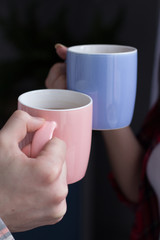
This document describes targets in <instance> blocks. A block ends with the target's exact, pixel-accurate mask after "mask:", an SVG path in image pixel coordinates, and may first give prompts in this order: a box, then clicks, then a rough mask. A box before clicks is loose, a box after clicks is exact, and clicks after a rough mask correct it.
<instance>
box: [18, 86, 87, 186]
mask: <svg viewBox="0 0 160 240" xmlns="http://www.w3.org/2000/svg"><path fill="white" fill-rule="evenodd" d="M18 109H20V110H23V111H26V112H27V113H29V114H30V115H32V116H35V117H41V118H44V119H45V120H46V122H45V124H44V126H42V128H40V129H39V130H37V131H36V132H35V133H34V134H28V135H27V136H26V138H25V139H24V140H23V141H22V142H21V148H23V147H24V146H26V145H27V144H28V143H31V157H36V156H37V154H38V153H39V151H40V150H41V149H42V148H43V146H44V145H45V144H46V143H47V141H48V140H49V139H50V138H52V135H53V136H55V137H58V138H60V139H62V140H63V141H64V142H65V143H66V146H67V152H66V164H67V182H68V184H71V183H74V182H77V181H79V180H80V179H82V178H83V177H84V175H85V173H86V169H87V165H88V160H89V155H90V147H91V135H92V99H91V97H89V96H87V95H86V94H83V93H79V92H74V91H70V90H56V89H52V90H50V89H42V90H35V91H30V92H26V93H24V94H22V95H20V96H19V98H18Z"/></svg>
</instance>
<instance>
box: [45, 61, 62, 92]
mask: <svg viewBox="0 0 160 240" xmlns="http://www.w3.org/2000/svg"><path fill="white" fill-rule="evenodd" d="M45 84H46V87H47V88H66V64H65V63H56V64H55V65H53V67H52V68H51V69H50V71H49V74H48V76H47V79H46V82H45Z"/></svg>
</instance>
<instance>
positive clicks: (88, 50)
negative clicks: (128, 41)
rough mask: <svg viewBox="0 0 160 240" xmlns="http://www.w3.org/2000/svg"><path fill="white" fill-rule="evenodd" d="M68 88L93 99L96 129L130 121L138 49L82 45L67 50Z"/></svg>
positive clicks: (119, 126)
mask: <svg viewBox="0 0 160 240" xmlns="http://www.w3.org/2000/svg"><path fill="white" fill-rule="evenodd" d="M66 63H67V88H68V89H70V90H74V91H79V92H82V93H85V94H88V95H89V96H91V98H92V99H93V129H95V130H105V129H106V130H107V129H118V128H123V127H126V126H128V125H130V123H131V120H132V117H133V112H134V105H135V98H136V88H137V49H136V48H134V47H129V46H121V45H107V44H104V45H99V44H95V45H80V46H72V47H69V48H68V50H67V60H66Z"/></svg>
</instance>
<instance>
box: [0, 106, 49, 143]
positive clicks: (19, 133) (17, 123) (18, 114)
mask: <svg viewBox="0 0 160 240" xmlns="http://www.w3.org/2000/svg"><path fill="white" fill-rule="evenodd" d="M44 122H45V120H44V119H41V118H36V117H32V116H30V115H29V114H28V113H26V112H24V111H21V110H17V111H15V112H14V113H13V114H12V116H11V117H10V118H9V120H8V121H7V122H6V124H5V125H4V127H3V128H2V130H1V134H3V137H4V138H6V139H7V140H8V142H10V141H12V142H17V143H19V142H20V141H21V140H22V139H23V138H24V137H25V136H26V134H27V132H34V131H36V130H37V129H39V128H40V127H41V126H42V125H43V124H44Z"/></svg>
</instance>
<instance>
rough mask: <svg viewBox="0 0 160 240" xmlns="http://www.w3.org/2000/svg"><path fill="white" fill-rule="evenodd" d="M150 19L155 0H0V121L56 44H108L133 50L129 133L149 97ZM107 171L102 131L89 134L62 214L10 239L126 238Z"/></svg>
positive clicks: (153, 23)
mask: <svg viewBox="0 0 160 240" xmlns="http://www.w3.org/2000/svg"><path fill="white" fill-rule="evenodd" d="M157 16H158V0H156V1H155V0H154V1H152V3H151V1H146V0H140V1H139V0H134V1H130V0H81V1H73V0H67V1H65V0H58V1H55V0H54V1H53V0H52V1H51V0H0V114H1V115H0V118H1V122H0V126H1V127H2V126H3V124H4V123H5V122H6V120H7V119H8V117H9V116H10V115H11V114H12V113H13V111H14V110H15V109H16V108H17V97H18V96H19V95H20V94H21V93H23V92H25V91H28V90H33V89H38V88H44V87H45V86H44V80H45V78H46V76H47V74H48V71H49V69H50V67H51V66H52V65H53V64H54V63H55V62H57V61H61V60H60V59H59V58H58V57H57V55H56V53H55V50H54V44H55V43H57V42H60V43H63V44H65V45H66V46H71V45H77V44H86V43H108V44H109V43H112V44H125V45H131V46H134V47H136V48H137V49H138V56H139V57H138V86H137V99H136V106H135V113H134V118H133V121H132V128H133V130H134V132H135V134H136V133H137V132H138V130H139V128H140V126H141V124H142V122H143V119H144V117H145V115H146V113H147V111H148V108H149V105H150V99H151V97H152V96H151V94H150V92H151V88H152V79H153V66H154V59H155V49H156V33H157ZM153 94H154V91H153ZM109 171H110V167H109V163H108V160H107V154H106V151H105V147H104V143H103V139H102V137H101V133H100V132H98V131H94V132H93V137H92V149H91V156H90V162H89V167H88V170H87V174H86V177H85V178H84V179H83V180H82V181H80V182H79V183H75V184H73V185H70V186H69V195H68V198H67V203H68V211H67V214H66V215H65V217H64V219H63V220H62V221H61V222H60V223H58V224H56V225H54V226H47V227H41V228H37V229H35V230H32V231H28V232H25V233H16V234H14V236H15V238H16V240H18V239H23V240H25V239H38V240H41V239H52V238H53V239H56V240H57V239H58V240H62V239H70V240H75V239H76V240H98V239H99V238H100V236H103V238H104V239H110V240H114V239H115V240H116V239H117V238H118V239H124V240H125V239H129V233H130V228H131V225H132V222H133V215H132V213H131V211H130V210H129V209H128V208H127V207H126V206H124V205H123V204H122V203H120V202H119V201H118V199H117V197H116V194H115V192H114V191H113V189H112V187H111V185H110V183H109V181H108V172H109Z"/></svg>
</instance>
